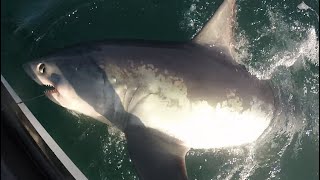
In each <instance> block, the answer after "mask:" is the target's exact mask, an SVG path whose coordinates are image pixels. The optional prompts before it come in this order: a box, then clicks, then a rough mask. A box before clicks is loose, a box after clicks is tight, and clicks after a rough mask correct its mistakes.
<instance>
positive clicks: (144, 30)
mask: <svg viewBox="0 0 320 180" xmlns="http://www.w3.org/2000/svg"><path fill="white" fill-rule="evenodd" d="M221 2H222V0H219V1H200V0H184V1H183V0H161V1H160V0H136V1H132V0H131V1H130V0H105V1H104V0H93V1H84V0H69V1H62V0H32V1H31V0H10V1H9V0H3V1H1V74H3V75H4V77H5V78H6V79H7V80H8V82H9V83H10V84H11V85H12V86H13V88H14V89H15V90H16V91H17V93H18V94H19V95H20V96H21V97H22V98H24V99H26V98H29V97H33V96H36V95H39V94H41V93H42V91H43V89H42V88H41V87H39V86H37V85H36V84H35V83H34V82H32V81H31V80H30V79H29V78H28V77H27V75H26V74H25V73H24V72H23V70H22V67H21V66H22V64H23V63H25V62H28V61H31V60H32V59H33V58H35V57H40V56H42V55H45V54H47V53H48V52H50V51H52V50H54V49H56V48H62V47H65V46H68V45H72V44H75V43H78V42H85V41H88V40H101V39H109V38H112V39H115V38H121V39H130V38H135V39H150V40H151V39H152V40H162V41H188V40H189V39H191V38H192V36H194V35H195V33H196V32H197V31H198V29H199V28H201V27H202V26H203V23H205V22H206V20H207V19H208V18H209V17H210V16H211V14H212V12H214V11H215V10H216V9H217V8H218V6H219V4H220V3H221ZM300 3H302V1H301V0H291V1H279V0H269V1H266V0H262V1H256V0H241V1H237V11H238V15H237V24H236V33H235V37H236V44H235V45H236V49H237V50H238V56H237V60H238V61H239V62H241V63H243V64H245V65H246V67H247V68H248V69H249V70H250V72H251V73H252V74H255V75H257V76H258V77H259V78H262V79H270V78H271V79H272V81H273V83H274V84H276V85H277V86H279V92H278V93H277V96H279V99H280V102H279V103H280V107H281V112H280V113H279V115H278V117H277V118H276V119H275V121H274V122H273V123H272V124H271V125H270V127H269V129H268V130H267V131H266V133H265V134H264V135H263V136H262V137H261V138H260V139H259V140H258V141H257V142H256V143H254V144H250V145H247V146H244V147H237V148H226V149H213V150H210V151H201V150H191V151H190V152H189V153H188V155H187V157H186V162H187V170H188V175H189V177H190V179H198V180H202V179H203V180H207V179H252V180H256V179H257V180H260V179H288V180H313V179H319V55H318V53H319V38H318V37H319V33H318V31H319V16H318V14H319V10H318V7H319V1H318V0H308V1H305V4H306V5H307V6H303V5H302V4H300ZM299 4H300V5H299ZM298 5H299V6H298ZM27 105H28V107H29V108H30V109H31V111H32V112H33V113H34V115H35V116H36V117H37V118H38V119H39V121H40V122H41V123H42V125H43V126H44V127H45V128H46V129H47V131H48V132H49V133H50V134H51V136H52V137H53V138H54V139H55V140H56V142H57V143H58V144H59V145H60V146H61V147H62V149H63V150H64V151H65V152H66V153H67V155H68V156H69V157H70V158H71V159H72V160H73V161H74V162H75V164H76V165H77V166H78V167H79V168H80V170H81V171H82V172H83V173H84V174H85V175H86V176H87V177H88V178H89V179H137V177H136V173H135V171H134V168H133V166H132V164H131V162H130V160H129V157H128V154H127V151H126V146H125V145H126V143H125V141H124V140H123V139H121V138H119V137H118V136H115V135H113V134H112V133H110V132H108V129H107V127H106V125H104V124H102V123H99V122H97V121H94V120H91V119H88V118H86V117H83V116H79V115H72V113H70V112H68V111H67V110H65V109H63V108H61V107H58V106H57V105H55V104H53V103H52V102H51V101H49V100H48V99H46V98H40V99H37V100H35V101H32V102H29V103H27ZM208 138H210V137H208Z"/></svg>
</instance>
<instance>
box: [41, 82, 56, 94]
mask: <svg viewBox="0 0 320 180" xmlns="http://www.w3.org/2000/svg"><path fill="white" fill-rule="evenodd" d="M44 86H45V87H48V88H51V89H47V90H45V91H44V93H46V94H49V93H50V94H52V93H58V90H57V89H56V88H55V87H54V86H52V85H51V84H44Z"/></svg>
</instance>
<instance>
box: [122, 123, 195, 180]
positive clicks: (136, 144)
mask: <svg viewBox="0 0 320 180" xmlns="http://www.w3.org/2000/svg"><path fill="white" fill-rule="evenodd" d="M125 134H126V138H127V142H128V150H129V155H130V158H131V160H132V162H133V163H134V165H135V168H136V170H137V171H138V175H139V178H140V179H142V180H187V179H188V178H187V172H186V167H185V155H186V153H187V151H188V150H189V149H188V148H186V147H185V146H183V145H182V144H181V142H180V141H178V140H176V139H174V138H171V137H169V136H167V135H165V134H163V133H161V132H159V131H157V130H154V129H150V128H146V127H141V126H131V127H128V128H127V129H126V130H125Z"/></svg>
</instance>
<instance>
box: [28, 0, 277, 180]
mask: <svg viewBox="0 0 320 180" xmlns="http://www.w3.org/2000/svg"><path fill="white" fill-rule="evenodd" d="M234 16H235V0H225V1H224V2H223V3H222V5H220V7H219V9H218V10H217V12H216V13H215V14H214V15H213V17H212V18H211V19H210V20H209V21H208V22H207V24H206V25H205V26H204V27H203V28H202V30H201V31H200V32H199V33H198V34H197V35H196V36H195V37H194V38H193V39H192V40H191V41H190V42H186V43H172V42H171V43H164V42H152V41H136V40H132V41H103V42H94V43H88V44H82V45H76V46H73V47H69V48H65V49H63V50H60V51H58V52H56V53H53V54H51V55H49V56H47V57H43V58H39V59H37V60H36V61H34V62H30V63H27V64H25V65H24V69H25V71H26V72H27V74H28V75H29V76H30V77H31V78H32V79H33V80H34V81H36V82H37V83H38V84H40V85H46V86H51V87H52V88H53V89H51V90H50V91H47V92H46V95H47V97H48V98H49V99H50V100H52V101H53V102H55V103H56V104H58V105H60V106H62V107H65V108H67V109H69V110H72V111H75V112H78V113H82V114H84V115H87V116H90V117H92V118H95V119H97V120H99V121H102V122H104V123H106V124H108V125H110V126H113V127H116V128H117V129H119V130H121V131H122V132H123V133H124V134H125V137H126V140H127V146H128V150H129V155H130V158H131V159H132V162H133V163H134V166H135V168H136V170H137V173H138V175H139V177H140V179H144V180H158V179H159V180H160V179H161V180H164V179H166V180H186V179H188V178H187V171H186V167H185V155H186V153H187V152H188V150H189V149H190V148H194V149H210V148H221V147H228V146H238V145H243V144H247V143H251V142H254V141H255V140H257V139H258V138H259V137H260V136H261V134H262V133H263V132H264V130H265V129H266V128H267V127H268V126H269V124H270V122H271V120H272V118H273V116H274V114H275V104H274V102H275V98H274V94H273V87H272V85H271V83H270V82H268V81H265V80H259V79H258V78H256V77H255V76H253V75H251V74H250V73H249V72H248V71H247V70H246V69H245V67H243V66H242V65H240V64H238V63H236V62H235V61H234V58H233V56H234V51H233V48H232V41H233V38H232V36H233V27H232V24H233V19H234Z"/></svg>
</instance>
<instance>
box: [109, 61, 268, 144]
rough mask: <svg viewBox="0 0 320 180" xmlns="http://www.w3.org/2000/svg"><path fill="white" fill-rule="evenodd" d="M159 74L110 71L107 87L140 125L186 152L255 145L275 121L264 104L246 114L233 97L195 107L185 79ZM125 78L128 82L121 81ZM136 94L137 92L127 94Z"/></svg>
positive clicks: (142, 68) (141, 70)
mask: <svg viewBox="0 0 320 180" xmlns="http://www.w3.org/2000/svg"><path fill="white" fill-rule="evenodd" d="M156 71H157V70H156V69H154V68H153V67H152V66H150V67H147V66H137V67H135V68H134V67H131V69H130V71H129V70H126V71H124V70H123V69H120V68H119V67H117V66H109V67H107V72H111V73H110V75H109V77H111V78H110V79H109V81H110V82H113V86H114V88H115V90H116V92H117V94H118V95H119V97H120V99H121V102H122V104H123V105H124V106H125V109H126V111H127V112H128V113H130V114H133V115H135V116H136V117H138V119H139V121H141V122H139V123H142V124H144V125H145V126H147V127H151V128H154V129H157V130H160V131H162V132H164V133H166V134H168V135H170V136H173V137H176V138H178V139H180V140H181V141H183V142H184V143H185V145H186V146H188V147H192V148H219V147H228V146H237V145H242V144H246V143H251V142H253V141H255V140H256V139H257V138H258V137H259V136H260V135H261V134H262V133H263V132H264V130H265V129H266V128H267V127H268V125H269V123H270V121H271V119H272V115H273V107H272V106H271V105H270V107H267V108H270V110H268V109H265V108H266V107H265V103H264V102H262V101H260V100H259V99H258V98H253V100H252V102H251V103H250V108H249V109H244V107H243V105H242V103H241V102H242V101H241V98H240V97H237V96H236V94H235V93H234V92H231V91H230V93H229V94H228V98H227V100H225V101H223V102H220V103H217V105H215V106H214V107H213V106H212V105H210V104H209V103H208V102H207V101H206V100H205V99H203V100H201V101H191V100H189V99H188V96H187V87H186V85H185V84H184V81H183V79H181V78H178V77H173V76H169V75H161V74H160V75H157V74H156ZM124 72H125V74H126V75H127V76H126V77H130V78H129V79H128V78H124V77H122V74H124ZM112 77H115V79H117V80H115V79H112ZM134 77H135V78H134ZM121 82H126V83H125V84H126V85H123V83H121ZM137 84H140V85H139V86H137ZM133 91H137V92H135V93H129V92H133ZM128 94H134V95H133V96H131V95H128ZM128 102H130V103H128ZM127 104H128V105H127ZM262 105H264V107H263V108H264V109H262Z"/></svg>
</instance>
